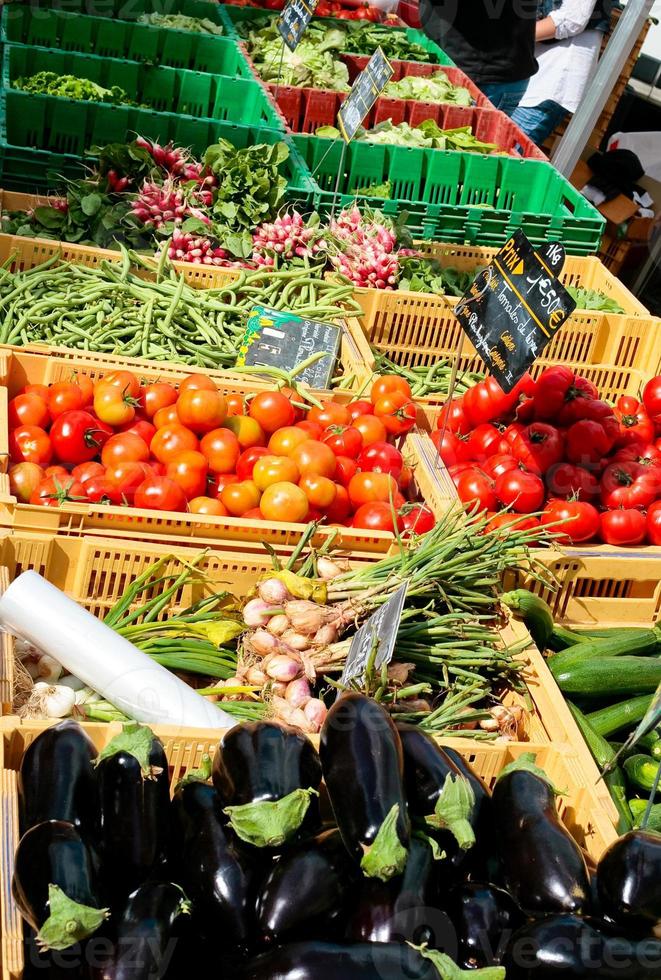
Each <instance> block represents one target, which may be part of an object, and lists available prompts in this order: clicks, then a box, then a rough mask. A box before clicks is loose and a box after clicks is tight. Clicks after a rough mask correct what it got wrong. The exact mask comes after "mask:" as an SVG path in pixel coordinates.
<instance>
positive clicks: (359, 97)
mask: <svg viewBox="0 0 661 980" xmlns="http://www.w3.org/2000/svg"><path fill="white" fill-rule="evenodd" d="M392 76H393V67H392V65H391V64H390V62H389V61H388V59H387V58H386V56H385V54H384V53H383V51H382V50H381V48H377V49H376V51H375V52H374V54H373V55H372V57H371V58H370V60H369V61H368V62H367V64H366V65H365V68H364V69H363V71H361V73H360V75H358V76H357V77H356V78H355V79H354V83H353V85H352V86H351V91H350V92H349V94H348V95H347V97H346V99H345V100H344V102H343V103H342V105H341V106H340V111H339V112H338V114H337V125H338V127H339V130H340V132H341V133H342V137H343V138H344V140H346V142H347V143H350V142H351V140H352V139H353V138H354V136H355V135H356V133H357V132H358V130H359V129H360V126H361V124H362V121H363V119H364V118H365V116H366V115H367V113H368V112H369V111H370V109H371V108H372V106H373V105H374V103H375V102H376V100H377V99H378V97H379V96H380V95H381V93H382V92H383V90H384V88H385V87H386V85H387V84H388V82H389V81H390V79H391V78H392Z"/></svg>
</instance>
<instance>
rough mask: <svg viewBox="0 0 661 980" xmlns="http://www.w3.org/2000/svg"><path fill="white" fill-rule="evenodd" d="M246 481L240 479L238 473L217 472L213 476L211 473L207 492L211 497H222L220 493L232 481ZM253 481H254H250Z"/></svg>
mask: <svg viewBox="0 0 661 980" xmlns="http://www.w3.org/2000/svg"><path fill="white" fill-rule="evenodd" d="M242 482H244V481H242V480H239V478H238V476H237V475H236V473H215V474H214V475H213V476H212V475H211V474H209V479H208V482H207V493H208V495H209V496H210V497H216V498H218V499H220V495H221V493H222V492H223V490H224V489H225V487H228V486H229V485H230V483H242ZM250 482H252V481H250Z"/></svg>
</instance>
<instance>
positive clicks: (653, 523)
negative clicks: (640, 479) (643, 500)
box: [647, 500, 661, 545]
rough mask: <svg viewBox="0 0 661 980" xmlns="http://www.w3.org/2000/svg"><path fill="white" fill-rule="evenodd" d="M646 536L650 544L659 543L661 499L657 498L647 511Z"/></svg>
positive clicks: (660, 539) (660, 540) (660, 541)
mask: <svg viewBox="0 0 661 980" xmlns="http://www.w3.org/2000/svg"><path fill="white" fill-rule="evenodd" d="M647 537H648V538H649V540H650V544H655V545H661V500H657V501H656V503H654V504H652V505H651V507H649V509H648V511H647Z"/></svg>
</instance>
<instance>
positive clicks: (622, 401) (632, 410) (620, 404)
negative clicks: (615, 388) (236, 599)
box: [615, 395, 641, 415]
mask: <svg viewBox="0 0 661 980" xmlns="http://www.w3.org/2000/svg"><path fill="white" fill-rule="evenodd" d="M640 407H641V403H640V402H639V401H638V399H637V398H634V397H633V395H620V397H619V398H618V400H617V401H616V403H615V409H616V411H620V412H623V413H624V414H625V415H635V414H636V412H637V411H638V409H639V408H640Z"/></svg>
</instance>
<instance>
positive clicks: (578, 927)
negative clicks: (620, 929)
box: [505, 915, 661, 980]
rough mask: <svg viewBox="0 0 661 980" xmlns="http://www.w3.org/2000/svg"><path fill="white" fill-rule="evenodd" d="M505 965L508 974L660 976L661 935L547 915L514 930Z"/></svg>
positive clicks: (528, 978) (526, 977)
mask: <svg viewBox="0 0 661 980" xmlns="http://www.w3.org/2000/svg"><path fill="white" fill-rule="evenodd" d="M505 968H506V976H507V980H556V978H558V980H559V978H563V980H564V978H566V977H569V978H572V980H592V978H595V980H597V978H598V980H659V977H660V976H661V941H659V940H658V939H640V940H631V939H628V938H624V937H618V936H611V935H608V934H606V933H604V932H602V931H600V930H599V929H595V928H594V926H592V925H591V924H590V923H589V922H586V921H585V919H581V918H579V917H578V916H575V915H554V916H547V917H546V918H544V919H539V920H537V921H535V922H531V923H530V924H529V925H526V926H523V928H522V929H519V930H518V932H516V933H515V934H514V935H513V936H512V939H511V941H510V944H509V949H508V951H507V955H506V957H505Z"/></svg>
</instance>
